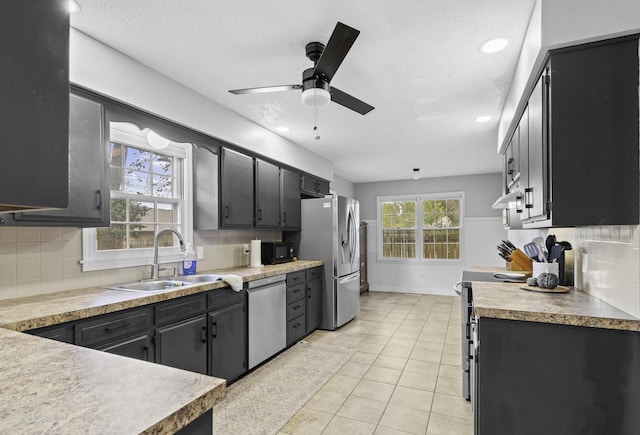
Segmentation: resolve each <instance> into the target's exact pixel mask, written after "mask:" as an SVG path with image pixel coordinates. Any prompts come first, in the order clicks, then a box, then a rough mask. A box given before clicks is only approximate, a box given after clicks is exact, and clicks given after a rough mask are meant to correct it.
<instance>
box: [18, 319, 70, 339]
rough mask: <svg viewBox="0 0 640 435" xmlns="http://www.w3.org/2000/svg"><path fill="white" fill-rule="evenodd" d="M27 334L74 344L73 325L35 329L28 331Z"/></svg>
mask: <svg viewBox="0 0 640 435" xmlns="http://www.w3.org/2000/svg"><path fill="white" fill-rule="evenodd" d="M27 333H28V334H31V335H36V336H38V337H43V338H48V339H50V340H56V341H62V342H64V343H73V325H72V324H71V323H65V324H62V325H55V326H48V327H46V328H40V329H33V330H31V331H27Z"/></svg>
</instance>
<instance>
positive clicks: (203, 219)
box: [193, 146, 220, 230]
mask: <svg viewBox="0 0 640 435" xmlns="http://www.w3.org/2000/svg"><path fill="white" fill-rule="evenodd" d="M219 152H220V151H219V149H218V148H217V147H205V146H200V147H198V148H196V149H194V150H193V228H194V229H196V230H217V229H218V153H219Z"/></svg>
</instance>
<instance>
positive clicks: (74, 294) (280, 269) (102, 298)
mask: <svg viewBox="0 0 640 435" xmlns="http://www.w3.org/2000/svg"><path fill="white" fill-rule="evenodd" d="M322 265H323V262H322V261H315V260H298V261H293V262H290V263H283V264H277V265H273V266H262V267H246V266H244V267H233V268H227V269H216V270H210V271H199V272H198V273H213V274H217V275H226V274H234V275H239V276H241V277H242V280H243V281H245V282H246V281H253V280H256V279H260V278H267V277H270V276H274V275H281V274H286V273H291V272H296V271H299V270H304V269H308V268H312V267H317V266H322ZM114 284H115V283H114ZM228 286H229V284H227V283H226V282H224V281H218V282H214V283H204V284H194V285H193V286H189V287H185V288H181V289H178V290H168V291H163V292H161V293H141V292H132V291H123V290H109V289H106V288H103V287H88V288H82V289H76V290H67V291H62V292H56V293H48V294H43V295H37V296H29V297H25V298H18V299H9V300H5V301H0V327H2V328H6V329H11V330H14V331H27V330H30V329H36V328H43V327H45V326H51V325H56V324H60V323H65V322H69V321H72V320H78V319H85V318H87V317H93V316H97V315H100V314H106V313H111V312H114V311H120V310H125V309H127V308H134V307H139V306H142V305H147V304H153V303H156V302H161V301H165V300H169V299H175V298H178V297H181V296H188V295H191V294H196V293H202V292H206V291H209V290H214V289H217V288H223V287H228Z"/></svg>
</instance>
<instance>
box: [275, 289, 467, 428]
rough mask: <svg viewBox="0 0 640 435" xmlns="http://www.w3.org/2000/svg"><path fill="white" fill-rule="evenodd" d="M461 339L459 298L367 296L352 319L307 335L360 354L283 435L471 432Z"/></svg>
mask: <svg viewBox="0 0 640 435" xmlns="http://www.w3.org/2000/svg"><path fill="white" fill-rule="evenodd" d="M460 339H461V338H460V299H459V298H457V297H454V296H432V295H415V294H412V295H409V294H402V293H383V292H369V293H365V294H364V295H363V296H362V298H361V312H360V314H359V315H358V316H357V317H356V318H355V319H354V320H353V321H351V322H350V323H348V324H347V325H345V326H344V327H342V328H340V329H339V330H337V331H316V332H314V333H313V334H311V335H309V336H308V337H307V338H306V340H307V341H317V342H322V343H328V344H333V345H337V346H343V347H349V348H351V349H353V350H354V351H355V354H354V355H353V357H352V358H351V360H350V361H349V362H347V363H346V364H345V365H344V366H343V367H342V369H340V371H338V373H336V374H335V375H334V376H333V377H332V378H331V379H330V380H329V381H328V382H327V383H326V384H325V385H324V386H323V387H322V388H321V389H320V391H318V393H317V394H316V395H315V396H313V397H312V398H311V399H310V400H309V401H308V402H307V403H306V404H305V405H304V407H303V408H302V409H301V410H300V411H299V412H298V413H297V414H296V415H295V416H294V417H293V418H292V419H291V420H289V422H288V423H287V424H286V425H285V426H284V427H283V428H282V429H281V431H280V432H279V434H280V435H299V434H305V435H313V434H323V435H325V434H326V435H328V434H340V435H344V434H376V435H392V434H407V433H409V434H422V435H425V434H426V435H458V434H460V435H472V434H473V420H472V419H473V414H472V411H471V404H470V403H469V402H467V401H466V400H464V399H463V398H462V374H461V355H460V353H461V347H460V346H461V345H460Z"/></svg>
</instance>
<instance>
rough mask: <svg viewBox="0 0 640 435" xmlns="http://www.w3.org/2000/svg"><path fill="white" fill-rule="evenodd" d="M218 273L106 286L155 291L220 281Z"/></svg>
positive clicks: (117, 288)
mask: <svg viewBox="0 0 640 435" xmlns="http://www.w3.org/2000/svg"><path fill="white" fill-rule="evenodd" d="M221 279H222V278H220V275H211V274H202V275H183V276H177V277H170V278H163V279H155V280H152V281H137V282H132V283H128V284H120V285H116V286H111V287H107V288H108V289H111V290H124V291H131V292H142V293H155V292H163V291H169V290H177V289H179V288H182V287H187V286H190V285H194V284H203V283H206V282H216V281H220V280H221Z"/></svg>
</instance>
